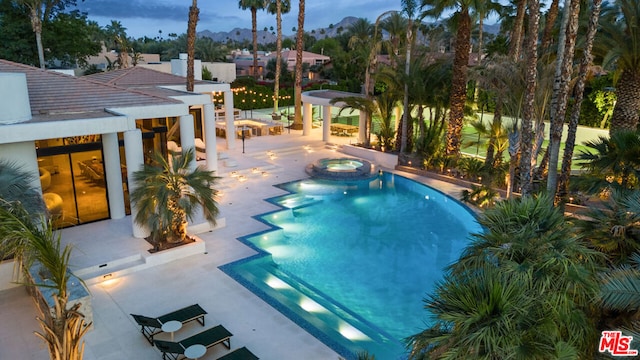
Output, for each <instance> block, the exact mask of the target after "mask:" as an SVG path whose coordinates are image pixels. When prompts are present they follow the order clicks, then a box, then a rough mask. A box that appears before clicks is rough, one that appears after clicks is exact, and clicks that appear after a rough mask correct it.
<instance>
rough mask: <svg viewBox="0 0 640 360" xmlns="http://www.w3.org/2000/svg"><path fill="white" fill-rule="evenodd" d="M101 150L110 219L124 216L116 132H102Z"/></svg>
mask: <svg viewBox="0 0 640 360" xmlns="http://www.w3.org/2000/svg"><path fill="white" fill-rule="evenodd" d="M102 151H103V152H104V158H103V162H104V171H105V180H106V183H107V196H108V197H109V212H110V213H111V218H112V219H122V218H123V217H125V216H126V212H125V209H124V192H123V191H122V167H121V165H120V151H119V149H118V134H117V133H109V134H102Z"/></svg>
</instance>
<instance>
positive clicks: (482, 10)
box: [474, 0, 502, 62]
mask: <svg viewBox="0 0 640 360" xmlns="http://www.w3.org/2000/svg"><path fill="white" fill-rule="evenodd" d="M501 8H502V5H500V3H499V2H494V1H491V0H489V1H476V2H475V3H474V13H475V14H474V15H475V16H477V17H478V59H477V62H480V61H482V55H483V54H484V50H483V42H482V39H483V36H484V20H485V19H486V18H487V17H488V16H489V15H491V13H494V12H495V13H499V12H500V10H501Z"/></svg>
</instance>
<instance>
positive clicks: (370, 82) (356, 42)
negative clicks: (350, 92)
mask: <svg viewBox="0 0 640 360" xmlns="http://www.w3.org/2000/svg"><path fill="white" fill-rule="evenodd" d="M395 13H396V12H395V11H386V12H384V13H382V14H380V15H379V16H378V18H377V19H376V22H375V25H374V27H373V36H371V37H370V38H366V40H363V39H362V38H360V37H356V36H352V37H351V39H349V44H350V47H351V48H358V47H363V48H365V49H366V48H368V49H369V55H368V56H367V67H366V69H365V73H364V92H365V96H366V97H367V100H369V102H373V101H375V100H374V89H375V80H374V76H375V74H376V71H377V68H378V66H377V65H378V61H377V58H378V51H379V48H380V43H381V40H378V35H381V34H380V32H379V31H378V26H379V25H380V21H381V20H382V19H383V18H384V17H385V16H387V15H389V14H395ZM360 23H361V24H364V25H363V26H361V27H362V28H363V29H369V28H370V25H369V22H368V20H366V19H362V21H360ZM363 111H364V113H365V116H366V120H365V138H364V146H365V147H369V144H370V135H371V134H370V133H371V119H372V116H373V113H371V112H369V111H366V110H365V109H363ZM387 120H390V118H389V119H387Z"/></svg>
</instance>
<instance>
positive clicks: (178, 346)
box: [153, 325, 233, 360]
mask: <svg viewBox="0 0 640 360" xmlns="http://www.w3.org/2000/svg"><path fill="white" fill-rule="evenodd" d="M231 336H233V334H232V333H231V332H229V330H227V329H225V327H224V326H222V325H218V326H215V327H212V328H210V329H207V330H205V331H203V332H200V333H197V334H195V335H192V336H190V337H188V338H186V339H184V340H181V341H180V342H173V341H164V340H154V341H153V343H154V344H155V345H156V347H157V348H158V350H160V351H161V352H162V359H163V360H167V359H170V360H178V358H179V357H180V355H184V351H185V350H186V349H187V348H188V347H189V346H191V345H196V344H200V345H203V346H204V347H206V348H207V349H208V348H210V347H212V346H214V345H218V344H222V345H224V346H225V347H226V348H227V349H230V348H231Z"/></svg>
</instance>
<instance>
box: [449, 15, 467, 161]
mask: <svg viewBox="0 0 640 360" xmlns="http://www.w3.org/2000/svg"><path fill="white" fill-rule="evenodd" d="M459 15H460V17H459V22H458V33H457V36H456V51H455V55H454V59H453V78H452V80H451V97H450V100H449V101H450V105H449V124H448V125H447V145H446V154H447V155H449V156H451V155H458V154H459V153H460V140H461V136H462V125H463V123H462V122H463V120H464V106H465V103H466V101H467V66H468V64H469V49H470V46H471V43H470V35H471V18H470V17H469V9H468V8H466V7H463V8H461V9H460V12H459Z"/></svg>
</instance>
